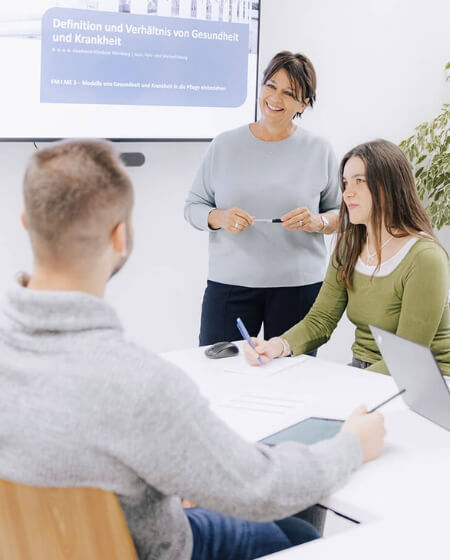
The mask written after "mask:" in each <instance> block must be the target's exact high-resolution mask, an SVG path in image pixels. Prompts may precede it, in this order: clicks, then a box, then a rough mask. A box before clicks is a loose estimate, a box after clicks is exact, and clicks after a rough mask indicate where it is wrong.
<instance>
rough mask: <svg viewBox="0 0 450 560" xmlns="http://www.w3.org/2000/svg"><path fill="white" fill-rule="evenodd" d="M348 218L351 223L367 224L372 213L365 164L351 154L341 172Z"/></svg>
mask: <svg viewBox="0 0 450 560" xmlns="http://www.w3.org/2000/svg"><path fill="white" fill-rule="evenodd" d="M342 184H343V187H344V192H343V194H342V196H343V199H344V202H345V205H346V206H347V210H348V215H349V220H350V222H351V223H352V224H364V225H366V226H367V225H368V224H369V222H370V219H371V213H372V195H371V193H370V190H369V187H368V185H367V178H366V166H365V165H364V162H363V160H362V159H361V158H359V157H357V156H352V157H351V158H350V159H349V160H348V161H347V162H346V164H345V166H344V171H343V174H342Z"/></svg>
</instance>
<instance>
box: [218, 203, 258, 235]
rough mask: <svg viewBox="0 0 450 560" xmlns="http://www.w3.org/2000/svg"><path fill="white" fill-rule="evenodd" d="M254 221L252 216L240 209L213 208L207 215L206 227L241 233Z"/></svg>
mask: <svg viewBox="0 0 450 560" xmlns="http://www.w3.org/2000/svg"><path fill="white" fill-rule="evenodd" d="M254 221H255V218H254V216H250V214H249V213H248V212H246V211H245V210H242V208H237V207H235V206H233V208H228V209H224V208H214V209H213V210H211V212H210V213H209V215H208V225H209V227H210V228H212V229H225V230H227V231H229V232H230V233H242V232H243V231H244V230H245V229H247V228H248V227H249V226H252V225H253V223H254Z"/></svg>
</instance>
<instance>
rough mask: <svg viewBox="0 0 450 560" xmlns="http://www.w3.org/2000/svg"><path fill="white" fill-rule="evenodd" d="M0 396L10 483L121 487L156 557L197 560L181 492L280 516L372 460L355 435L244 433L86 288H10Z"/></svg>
mask: <svg viewBox="0 0 450 560" xmlns="http://www.w3.org/2000/svg"><path fill="white" fill-rule="evenodd" d="M0 395H1V406H0V442H1V452H0V478H3V479H7V480H13V481H17V482H22V483H26V484H35V485H42V486H93V487H99V488H104V489H107V490H112V491H113V492H116V493H117V495H118V496H119V498H120V502H121V504H122V507H123V509H124V512H125V516H126V519H127V522H128V525H129V527H130V530H131V533H132V535H133V538H134V542H135V544H136V548H137V550H138V553H139V558H141V559H143V560H144V559H145V560H189V559H190V557H191V552H192V535H191V531H190V527H189V523H188V521H187V519H186V516H185V514H184V512H183V509H182V507H181V502H180V498H179V497H178V496H183V497H185V498H187V499H190V500H192V501H194V502H196V503H198V504H199V505H200V506H203V507H207V508H210V509H215V510H218V511H222V512H224V513H227V514H230V515H234V516H237V517H243V518H248V519H253V520H259V521H265V520H272V519H280V518H282V517H286V516H287V515H290V514H293V513H294V512H296V511H299V510H302V509H304V508H306V507H308V506H310V505H312V504H314V503H316V502H317V501H318V500H320V499H321V498H322V497H323V496H325V495H326V494H328V493H329V492H330V491H331V490H332V489H333V488H334V487H335V486H336V485H337V484H342V483H343V482H344V481H345V480H346V479H347V477H348V476H349V475H350V473H351V472H352V471H353V470H354V469H355V468H356V467H357V466H358V465H359V464H360V463H361V450H360V445H359V443H358V440H357V438H356V437H355V436H354V435H353V434H350V433H341V434H340V435H338V436H337V437H335V438H333V439H331V440H326V441H323V442H320V443H318V444H315V445H313V446H310V447H307V446H305V445H300V444H296V443H285V444H282V445H280V446H278V447H276V448H275V447H274V448H269V447H266V446H263V445H261V444H252V443H248V442H246V441H244V440H243V439H242V438H240V437H239V436H238V435H237V434H236V433H235V432H233V431H232V430H231V429H229V428H228V427H227V426H226V425H225V424H224V423H223V422H222V421H221V420H219V419H218V418H217V417H216V416H215V415H214V414H213V413H212V412H211V410H210V408H209V405H208V403H207V401H206V400H205V399H204V398H203V397H202V396H201V395H200V393H199V391H198V389H197V386H196V385H195V384H194V383H193V382H192V381H191V380H190V379H189V378H188V377H187V375H186V374H185V373H183V372H182V371H181V370H180V369H179V368H177V367H175V366H174V365H172V364H170V363H168V362H166V361H164V360H162V359H161V358H159V357H158V356H156V355H154V354H150V353H148V352H146V351H145V350H143V349H141V348H138V347H137V346H135V345H133V344H131V343H129V342H126V341H125V339H124V337H123V332H122V327H121V325H120V322H119V320H118V318H117V316H116V314H115V312H114V310H113V309H112V308H111V307H110V306H109V305H108V304H107V303H106V302H105V301H103V300H102V299H100V298H97V297H94V296H91V295H88V294H85V293H79V292H39V291H33V290H28V289H26V288H24V287H22V286H20V285H16V286H14V287H13V288H12V289H11V290H10V291H9V292H8V294H7V296H6V298H5V300H4V302H3V305H2V307H1V309H0ZM105 560H107V559H105Z"/></svg>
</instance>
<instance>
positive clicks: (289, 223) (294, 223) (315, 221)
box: [281, 206, 323, 232]
mask: <svg viewBox="0 0 450 560" xmlns="http://www.w3.org/2000/svg"><path fill="white" fill-rule="evenodd" d="M281 222H282V225H283V227H284V228H286V229H289V230H297V231H298V230H301V231H309V232H319V231H322V229H323V222H322V218H321V217H320V214H312V213H311V211H310V210H309V208H306V206H301V207H300V208H296V209H295V210H291V211H290V212H288V213H287V214H285V215H284V216H281Z"/></svg>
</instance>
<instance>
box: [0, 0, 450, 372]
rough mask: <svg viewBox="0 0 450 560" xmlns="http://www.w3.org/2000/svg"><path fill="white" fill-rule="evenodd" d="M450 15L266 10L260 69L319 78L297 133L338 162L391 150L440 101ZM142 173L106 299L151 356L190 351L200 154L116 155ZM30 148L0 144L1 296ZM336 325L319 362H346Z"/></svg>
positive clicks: (348, 5)
mask: <svg viewBox="0 0 450 560" xmlns="http://www.w3.org/2000/svg"><path fill="white" fill-rule="evenodd" d="M449 16H450V7H449V3H448V2H447V1H446V0H429V1H428V2H426V3H423V2H419V1H418V0H377V1H375V0H364V1H361V0H360V1H357V0H339V1H336V0H314V1H311V0H309V1H308V2H307V1H303V0H263V1H262V26H261V67H264V65H265V64H266V63H267V62H268V60H269V59H270V57H271V56H272V55H273V54H275V53H276V52H277V51H279V50H282V49H289V50H293V51H299V52H304V53H305V54H307V55H308V56H310V57H311V59H312V61H313V63H314V65H315V66H316V69H317V73H318V78H319V87H318V102H317V105H316V106H315V107H314V110H313V111H310V112H308V114H306V115H305V116H304V118H303V119H302V123H301V125H302V126H305V127H307V128H310V129H311V130H314V131H315V132H317V133H319V134H322V135H324V136H326V137H327V138H328V139H329V140H330V141H331V142H332V143H333V145H334V146H335V149H336V151H337V153H338V156H339V157H340V156H342V155H343V153H344V152H345V151H346V150H347V149H349V148H351V147H352V146H354V145H355V144H357V143H359V142H361V141H365V140H370V139H373V138H375V137H380V136H383V137H384V138H387V139H390V140H393V141H395V142H397V141H399V140H400V139H402V138H404V137H406V136H407V135H409V134H411V132H412V130H413V129H414V127H415V126H416V125H417V124H419V123H420V122H422V121H424V120H428V119H430V118H432V117H433V116H434V115H435V114H436V113H437V112H438V111H439V109H440V106H441V104H442V102H443V101H444V100H445V95H446V86H445V83H444V72H443V68H444V65H445V62H446V61H447V60H448V59H449V57H450V54H449V51H448V39H447V36H448V33H447V28H446V24H447V22H448V21H449ZM120 147H121V148H122V149H123V150H124V151H127V150H129V151H132V150H141V151H143V152H144V153H145V156H146V158H147V163H146V165H145V166H144V167H142V168H137V169H132V170H131V171H130V173H131V175H132V178H133V180H134V184H135V188H136V211H135V233H136V235H135V239H136V247H135V252H134V254H133V256H132V258H131V259H130V261H129V263H128V265H127V267H125V269H124V270H123V271H122V272H121V273H120V274H119V275H118V276H117V277H116V278H115V279H114V280H113V281H112V282H111V284H110V287H109V288H108V293H107V298H108V299H109V300H110V301H112V302H113V304H114V305H115V306H116V307H117V308H118V310H119V313H120V315H121V317H122V319H123V321H124V323H125V326H126V328H127V331H128V334H129V336H130V337H131V338H133V339H135V340H137V341H139V342H140V343H142V344H144V345H146V346H147V347H149V348H153V349H154V350H156V351H164V350H169V349H175V348H181V347H189V346H193V345H195V344H197V335H198V327H199V316H200V305H201V296H202V293H203V289H204V286H205V282H206V261H207V235H206V234H204V233H201V232H197V231H195V230H193V229H192V228H190V227H189V226H188V225H187V224H186V223H185V222H184V220H183V212H182V211H183V203H184V198H185V195H186V192H187V190H188V188H189V186H190V183H191V181H192V179H193V176H194V174H195V172H196V169H197V167H198V165H199V163H200V161H201V158H202V155H203V153H204V151H205V150H206V147H207V145H206V144H205V143H148V144H128V143H126V144H122V145H121V146H120ZM33 150H34V147H33V146H32V145H31V144H7V143H6V144H5V143H0V263H1V264H0V292H3V290H4V288H5V287H6V286H7V284H8V282H9V281H10V279H11V277H12V275H13V273H14V272H15V271H16V270H19V269H22V270H24V269H25V270H29V269H30V265H31V256H30V253H29V249H28V244H27V240H26V235H25V234H24V233H23V232H22V230H21V227H20V223H19V212H20V208H21V192H20V190H21V178H22V173H23V169H24V166H25V163H26V159H27V157H28V155H29V154H30V153H31V152H32V151H33ZM352 337H353V335H352V332H351V329H350V328H349V326H348V325H345V324H343V325H341V326H340V328H339V329H338V332H337V335H336V337H334V339H332V341H331V342H330V343H329V345H328V347H327V348H326V349H325V351H324V352H322V353H321V355H322V356H324V357H329V358H333V359H337V360H340V361H347V360H348V358H349V355H350V353H349V346H350V343H351V340H352Z"/></svg>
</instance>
